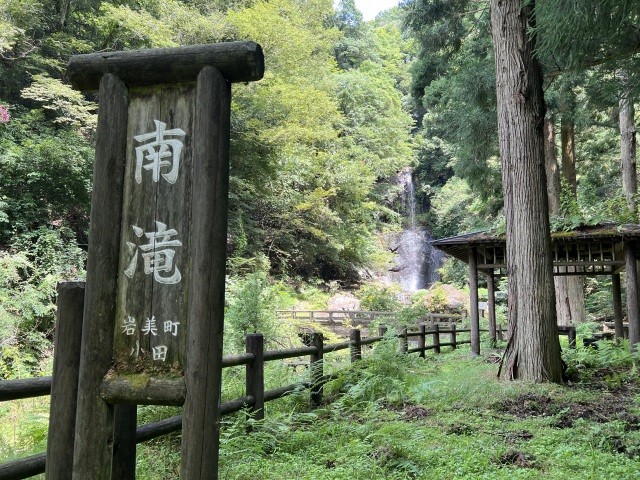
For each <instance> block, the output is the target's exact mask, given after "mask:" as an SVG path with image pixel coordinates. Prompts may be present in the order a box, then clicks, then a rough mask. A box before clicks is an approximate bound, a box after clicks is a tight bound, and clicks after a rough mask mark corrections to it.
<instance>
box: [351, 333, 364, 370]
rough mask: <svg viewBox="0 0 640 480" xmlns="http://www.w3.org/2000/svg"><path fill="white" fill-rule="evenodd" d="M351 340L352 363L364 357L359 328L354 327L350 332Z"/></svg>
mask: <svg viewBox="0 0 640 480" xmlns="http://www.w3.org/2000/svg"><path fill="white" fill-rule="evenodd" d="M349 339H350V340H351V363H355V362H357V361H358V360H360V359H361V358H362V343H361V342H362V335H361V334H360V329H359V328H352V329H351V333H350V334H349Z"/></svg>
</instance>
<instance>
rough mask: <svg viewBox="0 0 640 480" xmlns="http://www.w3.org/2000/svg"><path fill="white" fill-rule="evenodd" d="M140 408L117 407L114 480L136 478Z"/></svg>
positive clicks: (123, 405)
mask: <svg viewBox="0 0 640 480" xmlns="http://www.w3.org/2000/svg"><path fill="white" fill-rule="evenodd" d="M137 420H138V406H137V405H132V404H122V405H116V406H115V408H114V422H113V423H114V425H113V464H112V469H111V479H112V480H135V478H136V430H137Z"/></svg>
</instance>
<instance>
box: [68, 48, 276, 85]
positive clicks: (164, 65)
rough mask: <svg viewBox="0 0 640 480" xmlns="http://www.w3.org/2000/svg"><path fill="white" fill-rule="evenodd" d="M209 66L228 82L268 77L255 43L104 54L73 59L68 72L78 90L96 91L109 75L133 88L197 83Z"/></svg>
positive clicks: (260, 53)
mask: <svg viewBox="0 0 640 480" xmlns="http://www.w3.org/2000/svg"><path fill="white" fill-rule="evenodd" d="M206 66H209V67H213V68H216V69H218V70H219V71H220V72H221V73H222V75H223V77H225V79H226V80H227V81H228V82H232V83H233V82H250V81H254V80H260V79H261V78H262V76H263V75H264V55H263V53H262V48H261V47H260V45H258V44H257V43H254V42H224V43H215V44H209V45H190V46H186V47H177V48H153V49H147V50H133V51H117V52H100V53H89V54H84V55H74V56H72V57H71V59H70V60H69V64H68V66H67V72H68V75H69V80H70V81H71V84H72V85H73V86H74V87H75V88H77V89H79V90H85V91H87V90H88V91H92V90H96V89H97V88H98V85H99V83H100V78H101V77H102V75H104V74H105V73H112V74H114V75H116V76H117V77H118V78H120V79H121V80H122V81H123V82H124V83H125V84H126V85H127V86H130V87H131V86H139V85H159V84H164V83H179V82H195V81H196V77H197V76H198V73H199V72H200V70H202V69H203V68H204V67H206Z"/></svg>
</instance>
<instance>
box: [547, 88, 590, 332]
mask: <svg viewBox="0 0 640 480" xmlns="http://www.w3.org/2000/svg"><path fill="white" fill-rule="evenodd" d="M567 94H568V95H571V96H572V98H571V101H570V104H571V105H575V100H574V97H575V93H573V92H572V91H569V92H568V93H567ZM572 114H573V112H571V114H570V115H563V117H562V119H561V121H560V125H561V126H560V130H561V142H562V176H563V178H564V184H565V185H566V186H567V187H568V188H569V191H570V192H571V195H572V197H573V199H574V200H575V199H577V192H578V180H577V175H576V144H575V123H574V121H573V118H572V117H571V115H572ZM554 282H555V285H556V311H557V317H558V325H575V324H576V323H580V322H582V321H584V318H585V309H584V277H583V276H582V275H576V276H567V277H555V280H554Z"/></svg>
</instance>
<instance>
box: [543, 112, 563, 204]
mask: <svg viewBox="0 0 640 480" xmlns="http://www.w3.org/2000/svg"><path fill="white" fill-rule="evenodd" d="M544 162H545V172H546V173H547V198H548V200H549V214H550V215H558V214H559V213H560V172H559V171H558V156H557V155H556V131H555V128H554V118H553V115H552V114H551V115H550V114H547V115H546V116H545V117H544Z"/></svg>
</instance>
